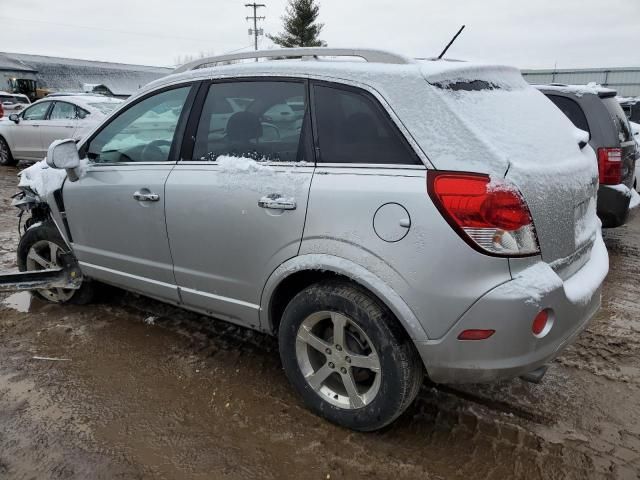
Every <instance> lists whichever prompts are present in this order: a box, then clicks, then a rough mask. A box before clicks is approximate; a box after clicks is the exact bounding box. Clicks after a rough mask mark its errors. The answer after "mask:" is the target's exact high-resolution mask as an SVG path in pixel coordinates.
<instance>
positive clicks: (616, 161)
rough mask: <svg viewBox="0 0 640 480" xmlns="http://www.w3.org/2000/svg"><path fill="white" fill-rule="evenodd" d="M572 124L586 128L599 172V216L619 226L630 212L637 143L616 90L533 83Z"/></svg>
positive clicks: (613, 225)
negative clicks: (630, 190)
mask: <svg viewBox="0 0 640 480" xmlns="http://www.w3.org/2000/svg"><path fill="white" fill-rule="evenodd" d="M536 88H537V89H538V90H540V91H541V92H542V93H544V94H545V95H546V96H547V98H549V100H551V101H552V102H553V103H554V104H555V105H556V106H557V107H558V108H559V109H560V110H562V111H563V112H564V114H565V115H566V116H567V117H569V119H570V120H571V121H572V122H573V124H574V125H575V126H576V127H578V128H579V129H581V130H584V131H586V132H589V135H590V140H589V145H591V147H592V148H593V149H594V150H595V152H596V155H597V158H598V171H599V173H600V188H599V190H598V216H599V217H600V219H601V220H602V225H603V226H604V227H608V228H611V227H619V226H620V225H623V224H624V222H625V221H626V219H627V214H628V212H629V201H630V200H631V197H630V195H629V193H630V192H629V189H631V188H633V179H634V169H635V162H636V144H635V141H634V139H633V134H632V132H631V126H630V125H629V121H628V120H627V117H626V115H625V113H624V110H623V109H622V107H621V106H620V104H619V103H618V101H617V99H616V91H615V90H611V89H608V88H602V87H595V86H591V85H587V86H583V85H558V84H553V85H536Z"/></svg>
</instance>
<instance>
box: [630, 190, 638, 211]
mask: <svg viewBox="0 0 640 480" xmlns="http://www.w3.org/2000/svg"><path fill="white" fill-rule="evenodd" d="M639 206H640V194H639V193H638V192H636V191H635V190H631V202H629V210H631V209H632V208H638V207H639Z"/></svg>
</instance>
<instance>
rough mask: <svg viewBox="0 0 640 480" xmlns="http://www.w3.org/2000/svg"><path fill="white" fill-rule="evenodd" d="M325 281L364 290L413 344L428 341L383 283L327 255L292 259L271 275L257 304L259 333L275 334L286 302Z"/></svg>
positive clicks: (348, 261) (358, 268)
mask: <svg viewBox="0 0 640 480" xmlns="http://www.w3.org/2000/svg"><path fill="white" fill-rule="evenodd" d="M329 279H344V280H347V281H350V282H352V283H354V284H355V285H358V286H359V287H361V288H363V289H365V290H367V291H368V292H369V293H371V294H372V295H374V296H375V297H376V298H377V299H378V300H380V301H381V302H382V303H383V304H384V305H385V306H386V307H387V308H389V310H391V312H392V313H393V314H394V316H395V317H396V318H397V319H398V321H399V322H400V324H401V325H402V326H403V328H404V329H405V331H406V332H407V334H408V335H409V337H410V338H411V339H413V340H414V341H416V342H425V341H428V340H429V338H428V337H427V334H426V332H425V330H424V328H423V327H422V325H421V324H420V321H419V320H418V318H417V317H416V316H415V314H414V313H413V311H412V310H411V309H410V308H409V306H408V305H407V304H406V303H405V302H404V300H403V299H402V298H401V297H400V295H398V294H397V293H396V292H395V291H394V290H393V289H392V288H391V287H390V286H389V285H388V284H387V283H386V282H384V281H383V280H382V279H380V278H379V277H378V276H377V275H375V274H373V273H372V272H370V271H369V270H367V269H365V268H364V267H362V266H361V265H358V264H356V263H354V262H352V261H350V260H347V259H345V258H341V257H336V256H333V255H327V254H309V255H301V256H298V257H294V258H292V259H290V260H288V261H287V262H285V263H283V264H282V265H280V266H279V267H278V268H277V269H276V270H275V271H274V272H273V273H272V274H271V276H270V277H269V279H268V280H267V282H266V284H265V287H264V289H263V291H262V297H261V300H260V323H261V327H262V329H263V330H265V331H267V332H269V333H275V332H277V330H278V325H279V322H280V317H281V315H282V312H283V311H284V308H285V307H286V305H287V304H288V302H289V300H291V299H292V298H293V297H294V296H295V295H296V294H297V293H298V292H300V291H302V290H303V289H304V288H306V287H307V286H309V285H311V284H313V283H317V282H319V281H322V280H329Z"/></svg>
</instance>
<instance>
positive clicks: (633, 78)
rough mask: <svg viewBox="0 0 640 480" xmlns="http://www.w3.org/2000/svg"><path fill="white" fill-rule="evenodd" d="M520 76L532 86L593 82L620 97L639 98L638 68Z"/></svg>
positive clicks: (525, 72) (535, 72)
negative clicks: (616, 93) (611, 90)
mask: <svg viewBox="0 0 640 480" xmlns="http://www.w3.org/2000/svg"><path fill="white" fill-rule="evenodd" d="M522 75H523V76H524V78H525V79H526V80H527V81H528V82H529V83H533V84H536V83H566V84H569V85H586V84H587V83H591V82H595V83H598V84H600V85H602V86H603V87H609V88H613V89H614V90H617V92H618V95H620V96H622V97H640V67H622V68H569V69H552V70H522Z"/></svg>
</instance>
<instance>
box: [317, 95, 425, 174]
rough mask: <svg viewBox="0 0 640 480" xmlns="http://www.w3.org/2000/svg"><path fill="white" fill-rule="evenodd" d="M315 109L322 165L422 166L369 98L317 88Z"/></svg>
mask: <svg viewBox="0 0 640 480" xmlns="http://www.w3.org/2000/svg"><path fill="white" fill-rule="evenodd" d="M314 105H315V112H316V124H317V134H318V139H317V140H318V143H319V146H320V152H321V153H320V161H321V162H322V163H362V164H366V163H374V164H404V165H407V164H410V165H418V164H420V163H421V162H420V160H419V159H418V158H417V156H416V154H415V152H414V151H413V150H412V149H411V147H410V146H409V145H408V143H407V142H406V140H405V139H404V138H403V137H402V135H401V133H400V131H399V130H398V129H397V127H396V126H395V125H394V124H393V123H392V121H391V119H390V118H389V116H388V115H387V114H386V112H385V111H384V110H383V108H382V106H381V105H380V104H379V103H378V102H377V100H375V99H374V98H372V97H371V96H370V95H368V94H365V93H364V92H358V91H352V90H350V89H349V90H347V89H342V88H334V87H328V86H320V85H316V86H315V87H314Z"/></svg>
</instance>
